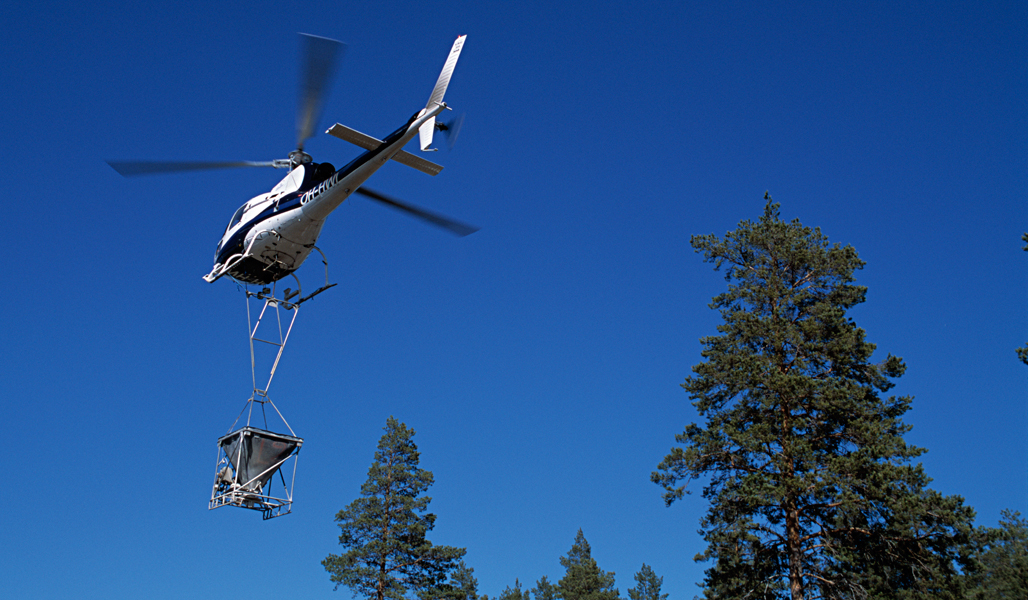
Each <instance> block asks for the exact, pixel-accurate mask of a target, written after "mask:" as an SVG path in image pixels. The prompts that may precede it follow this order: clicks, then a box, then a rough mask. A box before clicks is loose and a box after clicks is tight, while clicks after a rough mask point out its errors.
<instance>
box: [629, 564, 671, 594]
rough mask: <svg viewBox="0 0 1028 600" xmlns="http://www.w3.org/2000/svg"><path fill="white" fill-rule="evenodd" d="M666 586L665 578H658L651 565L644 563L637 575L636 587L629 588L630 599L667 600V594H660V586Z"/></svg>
mask: <svg viewBox="0 0 1028 600" xmlns="http://www.w3.org/2000/svg"><path fill="white" fill-rule="evenodd" d="M663 584H664V578H663V577H657V574H656V573H654V572H653V568H652V567H650V565H648V564H646V563H643V566H642V568H640V569H639V572H638V573H636V574H635V587H634V588H629V590H628V597H629V598H631V600H667V596H668V595H667V594H661V593H660V586H661V585H663Z"/></svg>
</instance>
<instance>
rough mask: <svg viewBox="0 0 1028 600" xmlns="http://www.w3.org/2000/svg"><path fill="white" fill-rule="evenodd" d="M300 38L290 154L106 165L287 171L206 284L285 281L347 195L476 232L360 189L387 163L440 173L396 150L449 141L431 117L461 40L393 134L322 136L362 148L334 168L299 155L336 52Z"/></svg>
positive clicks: (144, 169) (246, 212)
mask: <svg viewBox="0 0 1028 600" xmlns="http://www.w3.org/2000/svg"><path fill="white" fill-rule="evenodd" d="M301 36H302V39H303V40H304V44H305V50H304V61H303V62H304V65H305V68H304V74H303V75H302V77H301V86H300V103H299V105H298V114H297V148H296V150H294V151H292V152H290V153H289V158H285V159H279V160H273V161H267V162H254V161H239V162H155V161H108V164H109V165H110V166H111V167H113V168H114V170H115V171H117V172H118V173H120V174H121V175H123V176H126V177H129V176H135V175H146V174H155V173H170V172H177V171H193V170H205V169H221V168H232V167H274V168H279V169H289V170H290V171H289V174H288V175H286V176H285V178H284V179H282V181H280V182H279V183H278V184H277V185H276V186H275V187H274V188H272V190H271V191H270V192H268V193H266V194H261V195H259V196H257V197H255V198H252V199H250V200H249V201H248V202H246V203H245V204H243V205H242V206H240V207H239V209H238V210H236V212H235V214H233V215H232V218H231V220H230V221H229V224H228V227H226V229H225V233H224V234H223V235H222V237H221V241H220V242H219V243H218V247H217V250H216V251H215V256H214V267H213V268H212V269H211V272H210V273H208V274H207V275H204V276H203V279H204V281H207V282H209V283H213V282H214V281H216V280H217V279H219V278H221V277H223V276H228V277H230V278H232V279H235V280H237V281H239V282H242V283H248V284H257V285H268V284H271V283H273V282H276V281H278V280H280V279H282V278H283V277H286V276H288V275H292V274H293V272H294V271H296V270H297V269H298V268H299V267H300V265H302V264H303V262H304V260H306V259H307V257H308V256H309V255H310V253H311V251H312V250H315V249H316V247H315V243H316V242H317V240H318V236H319V235H320V233H321V229H322V227H323V226H324V225H325V220H326V219H327V218H328V216H329V214H331V213H332V211H333V210H335V209H336V208H337V207H338V206H339V205H340V204H342V203H343V202H344V201H345V200H346V199H347V198H348V197H349V196H350V195H351V194H354V193H358V194H362V195H364V196H366V197H368V198H371V199H372V200H376V201H378V202H381V203H384V204H386V205H389V206H391V207H393V208H396V209H399V210H402V211H404V212H406V213H408V214H410V215H412V216H415V217H417V218H419V219H422V220H424V221H426V222H428V223H431V224H433V225H436V226H439V227H442V228H444V229H447V230H448V231H450V232H451V233H454V234H456V235H459V236H465V235H468V234H470V233H474V232H475V231H477V230H478V229H477V228H476V227H473V226H470V225H467V224H465V223H461V222H459V221H455V220H453V219H449V218H447V217H443V216H441V215H438V214H435V213H432V212H430V211H427V210H424V209H421V208H418V207H415V206H411V205H409V204H406V203H403V202H400V201H399V200H395V199H393V198H389V197H387V196H385V195H383V194H381V193H378V192H374V191H372V190H369V189H367V188H365V187H362V186H363V185H364V182H366V181H367V180H368V178H369V177H371V175H373V174H374V173H375V171H377V170H378V169H379V168H381V167H382V165H384V164H385V163H386V162H387V161H389V160H394V161H396V162H398V163H400V164H403V165H407V166H409V167H413V168H415V169H417V170H419V171H421V172H423V173H428V174H429V175H437V174H438V173H439V172H440V171H442V169H443V167H441V166H440V165H437V164H435V163H432V162H429V161H427V160H425V159H423V158H421V157H419V156H416V155H414V154H411V153H409V152H407V151H405V150H403V147H404V146H405V145H406V144H407V143H408V142H410V141H411V140H412V139H414V138H415V137H419V142H420V148H421V150H422V151H426V152H427V151H433V150H435V149H434V148H432V147H431V145H432V141H433V135H434V133H435V132H436V131H437V130H439V131H444V132H446V133H447V134H449V135H451V138H452V136H454V135H455V134H456V132H457V130H458V129H459V121H458V122H455V123H451V124H448V125H447V124H443V123H442V122H440V121H437V119H436V117H437V116H439V114H440V113H442V112H443V111H444V110H449V107H448V106H447V105H446V103H444V102H443V95H444V94H445V93H446V88H447V86H448V85H449V83H450V77H451V75H452V74H453V69H454V67H455V66H456V64H457V58H458V57H460V52H461V49H462V48H463V47H464V40H465V39H466V37H467V36H463V35H462V36H460V37H458V38H457V40H456V41H455V42H454V43H453V46H452V47H451V48H450V54H449V55H448V56H447V58H446V62H445V63H444V65H443V70H442V73H440V74H439V79H438V80H437V81H436V84H435V88H434V89H433V90H432V94H431V96H429V99H428V104H427V105H426V106H425V108H423V109H421V110H419V111H418V112H417V113H415V114H414V115H413V116H412V117H411V118H410V119H408V120H407V122H406V123H404V124H403V125H402V126H400V127H399V128H398V129H397V130H396V131H394V132H392V133H390V134H389V135H387V136H386V137H385V138H384V139H382V140H379V139H376V138H374V137H372V136H370V135H366V134H363V133H361V132H359V131H356V130H354V129H351V128H349V127H346V126H345V125H340V124H339V123H336V124H335V125H333V126H332V127H331V128H330V129H329V130H328V131H327V133H328V134H330V135H332V136H335V137H337V138H339V139H341V140H344V141H347V142H350V143H352V144H355V145H357V146H359V147H361V148H363V149H364V150H365V152H364V153H363V154H361V155H360V156H358V157H357V158H355V159H353V160H352V161H350V162H349V163H348V164H346V165H345V166H343V167H342V168H339V169H336V168H335V167H334V166H333V165H332V164H330V163H327V162H323V163H315V162H313V159H312V158H311V156H310V155H309V154H307V153H306V152H304V151H303V145H304V142H305V141H307V140H308V139H310V138H311V137H312V135H313V132H314V128H315V127H316V125H317V120H318V116H319V114H320V112H321V106H322V100H323V97H324V94H325V90H326V88H327V87H328V82H329V79H330V77H331V74H332V72H333V70H334V65H335V62H336V57H337V56H338V54H339V53H340V50H341V49H342V48H343V47H344V46H343V44H341V43H340V42H337V41H335V40H331V39H328V38H323V37H317V36H311V35H306V34H301ZM319 252H320V250H319ZM294 277H295V275H294ZM297 284H299V280H297ZM328 287H331V286H330V285H328V284H327V282H326V287H325V288H322V289H319V290H318V292H320V291H322V290H323V289H327V288H328ZM297 291H298V290H297ZM287 292H288V291H287ZM318 292H315V294H316V293H318ZM294 295H295V294H294ZM313 295H314V294H311V296H313ZM311 296H308V298H309V297H311Z"/></svg>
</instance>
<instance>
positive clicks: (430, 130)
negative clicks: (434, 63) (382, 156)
mask: <svg viewBox="0 0 1028 600" xmlns="http://www.w3.org/2000/svg"><path fill="white" fill-rule="evenodd" d="M467 37H468V36H466V35H462V36H459V37H458V38H457V40H456V41H455V42H453V47H452V48H450V55H449V56H447V57H446V64H444V65H443V71H442V73H440V74H439V79H438V80H436V82H435V88H434V89H433V90H432V95H431V96H429V98H428V104H426V105H425V108H433V107H435V105H437V104H442V102H443V94H445V93H446V86H448V85H450V76H452V75H453V68H454V67H456V66H457V59H458V58H459V57H460V51H461V49H462V48H464V39H465V38H467ZM434 133H435V117H432V118H431V119H429V120H428V121H425V123H424V124H422V125H421V129H419V130H418V134H419V135H420V136H421V149H422V150H428V149H429V146H431V145H432V134H434Z"/></svg>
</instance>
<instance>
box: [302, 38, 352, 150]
mask: <svg viewBox="0 0 1028 600" xmlns="http://www.w3.org/2000/svg"><path fill="white" fill-rule="evenodd" d="M300 39H301V40H302V44H303V51H302V55H301V56H302V58H301V60H302V64H301V66H300V68H301V75H300V96H299V104H298V105H297V107H296V108H297V113H296V147H297V149H299V150H303V143H304V142H306V141H307V140H308V139H310V137H311V136H313V135H314V128H315V127H317V124H318V118H319V117H320V116H321V108H322V105H323V103H324V100H325V94H326V93H327V91H328V86H329V82H330V81H331V79H332V73H333V72H334V71H335V64H336V59H337V58H338V57H339V54H340V53H341V52H342V50H343V49H344V48H346V45H345V44H343V43H342V42H338V41H336V40H333V39H329V38H324V37H319V36H316V35H309V34H306V33H301V34H300Z"/></svg>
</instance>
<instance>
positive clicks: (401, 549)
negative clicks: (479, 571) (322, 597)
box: [321, 417, 465, 600]
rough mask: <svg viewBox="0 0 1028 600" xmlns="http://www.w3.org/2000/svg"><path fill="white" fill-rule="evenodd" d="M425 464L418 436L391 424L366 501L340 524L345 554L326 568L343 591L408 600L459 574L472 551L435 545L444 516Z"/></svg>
mask: <svg viewBox="0 0 1028 600" xmlns="http://www.w3.org/2000/svg"><path fill="white" fill-rule="evenodd" d="M419 458H420V454H419V453H418V448H417V446H416V445H415V444H414V430H413V429H410V428H408V427H407V426H406V425H404V424H403V423H400V422H399V421H397V420H396V419H394V418H393V417H389V420H388V421H387V422H386V426H385V434H384V435H383V436H382V439H381V440H379V442H378V450H377V451H376V452H375V461H374V462H373V463H372V465H371V468H370V469H368V480H367V481H366V482H365V483H364V485H362V486H361V497H360V498H358V499H356V500H354V501H353V502H352V503H351V504H350V505H349V506H347V507H346V508H345V509H343V510H341V511H339V513H338V514H337V515H336V518H335V520H336V522H337V523H338V524H339V528H340V530H341V533H340V535H339V544H340V545H341V546H342V547H343V549H344V550H345V552H344V553H343V554H340V555H335V554H330V555H328V557H327V558H325V560H323V561H322V562H321V564H322V565H324V567H325V570H327V571H328V572H329V573H330V574H331V579H332V581H333V582H335V584H336V588H337V589H338V588H339V586H340V585H344V586H346V587H348V588H350V590H351V591H352V592H353V594H354V596H361V597H363V598H368V599H374V600H385V599H386V598H390V599H393V600H400V599H403V598H406V597H407V593H408V592H414V593H426V592H428V591H429V590H432V589H433V588H438V587H439V586H440V585H442V584H443V583H444V582H445V581H446V578H447V575H448V574H449V573H450V572H451V571H453V570H455V569H456V568H457V566H458V561H460V559H461V558H462V557H463V556H464V554H465V549H464V548H454V547H451V546H434V545H432V542H430V541H429V540H428V539H426V537H425V536H426V534H428V532H429V531H431V530H432V528H433V527H434V526H435V519H436V516H435V515H434V514H432V513H429V512H427V511H428V504H429V502H430V501H431V500H432V499H431V498H429V497H428V496H424V495H423V494H424V492H425V491H426V490H427V489H428V488H429V486H431V485H432V481H433V478H432V473H430V472H429V471H426V470H424V469H421V468H420V467H419V466H418V462H419Z"/></svg>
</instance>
